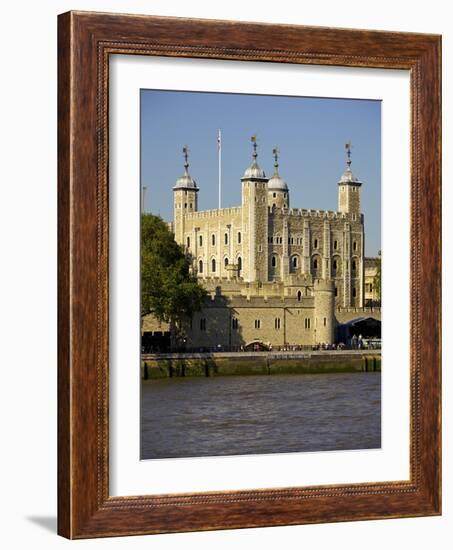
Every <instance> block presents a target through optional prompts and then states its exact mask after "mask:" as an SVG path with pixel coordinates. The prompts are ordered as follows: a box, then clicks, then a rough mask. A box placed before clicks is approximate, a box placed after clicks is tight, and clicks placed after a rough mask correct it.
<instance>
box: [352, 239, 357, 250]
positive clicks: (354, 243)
mask: <svg viewBox="0 0 453 550" xmlns="http://www.w3.org/2000/svg"><path fill="white" fill-rule="evenodd" d="M352 250H354V251H355V250H357V242H356V241H354V242H353V243H352Z"/></svg>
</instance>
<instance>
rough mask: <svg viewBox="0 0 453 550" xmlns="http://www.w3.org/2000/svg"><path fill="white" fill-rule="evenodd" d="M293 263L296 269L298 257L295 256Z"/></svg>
mask: <svg viewBox="0 0 453 550" xmlns="http://www.w3.org/2000/svg"><path fill="white" fill-rule="evenodd" d="M291 261H292V265H293V267H294V268H296V267H297V256H294V257H293V258H292V260H291Z"/></svg>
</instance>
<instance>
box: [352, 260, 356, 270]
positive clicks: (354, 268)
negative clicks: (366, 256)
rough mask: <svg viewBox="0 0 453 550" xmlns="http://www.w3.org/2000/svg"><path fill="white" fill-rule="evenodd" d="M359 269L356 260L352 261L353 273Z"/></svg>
mask: <svg viewBox="0 0 453 550" xmlns="http://www.w3.org/2000/svg"><path fill="white" fill-rule="evenodd" d="M356 269H357V263H356V261H355V260H352V271H355V270H356Z"/></svg>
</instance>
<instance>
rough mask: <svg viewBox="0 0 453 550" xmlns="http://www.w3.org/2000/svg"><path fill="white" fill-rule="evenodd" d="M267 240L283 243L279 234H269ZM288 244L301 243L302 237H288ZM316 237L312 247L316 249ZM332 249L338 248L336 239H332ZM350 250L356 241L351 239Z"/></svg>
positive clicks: (273, 242) (271, 242) (355, 246)
mask: <svg viewBox="0 0 453 550" xmlns="http://www.w3.org/2000/svg"><path fill="white" fill-rule="evenodd" d="M267 242H268V243H269V244H283V237H280V236H279V235H275V236H270V237H268V239H267ZM288 244H298V245H301V244H303V239H302V237H288ZM318 245H319V243H318V239H314V240H313V248H314V249H315V250H316V249H317V248H318ZM333 249H334V250H338V241H333ZM352 250H354V252H355V251H356V250H357V241H353V243H352Z"/></svg>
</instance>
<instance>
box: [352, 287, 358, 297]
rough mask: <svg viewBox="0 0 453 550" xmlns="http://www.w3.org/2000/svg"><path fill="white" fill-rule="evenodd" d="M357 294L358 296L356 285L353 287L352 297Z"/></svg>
mask: <svg viewBox="0 0 453 550" xmlns="http://www.w3.org/2000/svg"><path fill="white" fill-rule="evenodd" d="M356 296H357V290H356V288H355V287H354V288H353V289H352V297H353V298H355V297H356Z"/></svg>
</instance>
